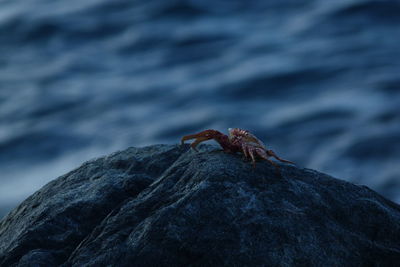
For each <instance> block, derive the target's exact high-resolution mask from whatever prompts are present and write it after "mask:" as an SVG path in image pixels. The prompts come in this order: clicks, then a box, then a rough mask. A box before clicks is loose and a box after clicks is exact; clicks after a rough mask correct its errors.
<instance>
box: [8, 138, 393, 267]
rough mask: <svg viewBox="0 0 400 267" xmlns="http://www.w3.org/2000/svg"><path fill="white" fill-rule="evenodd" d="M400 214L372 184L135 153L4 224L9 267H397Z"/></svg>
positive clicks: (173, 154)
mask: <svg viewBox="0 0 400 267" xmlns="http://www.w3.org/2000/svg"><path fill="white" fill-rule="evenodd" d="M399 263H400V207H399V205H397V204H395V203H393V202H391V201H389V200H387V199H385V198H383V197H381V196H380V195H378V194H377V193H375V192H373V191H372V190H370V189H368V188H367V187H365V186H358V185H354V184H351V183H348V182H344V181H341V180H337V179H335V178H332V177H330V176H328V175H325V174H322V173H319V172H317V171H314V170H309V169H301V168H298V167H296V166H292V165H284V166H282V168H281V175H280V176H279V175H277V173H276V171H275V169H274V168H273V167H272V166H271V165H269V164H268V163H266V162H259V163H258V164H257V166H256V168H255V169H253V168H252V166H251V164H250V163H249V162H244V161H243V160H242V159H241V156H240V155H231V154H225V153H223V152H222V151H218V150H217V149H216V148H214V147H212V146H203V147H202V150H201V152H200V153H195V152H193V151H190V150H189V149H188V146H186V145H185V146H183V147H179V146H167V145H157V146H150V147H144V148H129V149H127V150H125V151H122V152H118V153H114V154H112V155H110V156H107V157H104V158H99V159H96V160H93V161H90V162H87V163H85V164H83V165H82V166H81V167H80V168H78V169H76V170H74V171H72V172H70V173H68V174H66V175H64V176H62V177H60V178H58V179H56V180H54V181H52V182H50V183H49V184H47V185H46V186H44V187H43V188H42V189H41V190H39V191H38V192H36V193H35V194H33V195H32V196H31V197H29V198H28V199H26V200H25V201H24V202H23V203H21V204H20V205H19V207H17V208H16V209H15V210H14V211H12V212H11V213H10V214H9V215H8V216H7V217H5V218H4V219H3V220H2V221H1V222H0V265H1V266H16V265H18V266H54V265H64V266H81V265H84V266H222V265H225V266H371V265H376V266H391V265H393V266H395V265H396V264H399Z"/></svg>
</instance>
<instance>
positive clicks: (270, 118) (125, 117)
mask: <svg viewBox="0 0 400 267" xmlns="http://www.w3.org/2000/svg"><path fill="white" fill-rule="evenodd" d="M235 127H239V128H244V129H248V130H250V131H251V132H252V133H254V134H255V135H256V136H258V137H259V138H260V139H262V140H263V141H264V142H265V143H266V144H267V146H269V148H271V149H273V150H274V151H275V152H276V153H277V154H278V155H280V156H282V157H283V158H286V159H290V160H292V161H295V162H296V163H297V164H298V165H299V166H302V167H307V168H313V169H316V170H319V171H322V172H325V173H328V174H330V175H333V176H335V177H337V178H341V179H345V180H348V181H351V182H354V183H356V184H362V185H367V186H368V187H370V188H372V189H374V190H376V191H377V192H379V193H381V194H382V195H384V196H385V197H387V198H389V199H391V200H393V201H395V202H397V203H400V160H399V159H400V1H397V0H389V1H385V0H380V1H378V0H376V1H373V0H335V1H333V0H332V1H330V0H268V1H263V0H255V1H244V0H243V1H237V0H229V1H228V0H224V1H215V0H214V1H209V0H169V1H167V0H146V1H145V0H130V1H128V0H112V1H110V0H86V1H81V0H69V1H54V0H0V218H1V217H2V216H4V215H5V214H6V213H7V212H8V211H9V210H10V209H12V208H13V207H15V206H16V205H17V204H18V203H19V202H21V201H22V200H23V199H25V198H26V197H27V196H28V195H30V194H31V193H33V192H34V191H36V190H37V189H39V188H40V187H42V186H43V185H44V184H46V183H47V182H49V181H50V180H52V179H54V178H56V177H58V176H60V175H62V174H64V173H66V172H68V171H70V170H72V169H73V168H76V167H78V166H80V165H81V164H82V163H83V162H84V161H87V160H89V159H92V158H94V157H100V156H103V155H106V154H108V153H110V152H114V151H117V150H122V149H125V148H127V147H130V146H145V145H151V144H157V143H168V144H176V143H178V142H179V140H180V137H181V136H183V135H186V134H190V133H195V132H198V131H201V130H204V129H217V130H220V131H223V132H227V128H235Z"/></svg>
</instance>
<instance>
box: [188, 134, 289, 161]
mask: <svg viewBox="0 0 400 267" xmlns="http://www.w3.org/2000/svg"><path fill="white" fill-rule="evenodd" d="M228 131H229V136H227V135H225V134H223V133H221V132H219V131H217V130H205V131H202V132H199V133H196V134H190V135H185V136H184V137H182V139H181V144H182V145H183V144H184V142H185V141H186V140H190V139H196V140H195V141H194V142H193V143H192V144H191V147H192V148H193V149H194V150H195V151H197V152H198V150H197V149H196V146H197V145H198V144H200V143H201V142H204V141H207V140H210V139H214V140H215V141H217V142H218V143H219V144H220V146H221V147H222V149H223V150H224V152H226V153H232V154H234V153H237V152H241V153H243V154H244V158H245V159H249V158H250V159H251V161H252V163H253V167H254V168H255V166H256V157H260V158H262V159H265V160H266V161H268V162H269V163H270V164H272V165H273V166H275V167H276V168H277V169H278V168H279V166H278V165H277V164H276V163H275V162H274V161H272V160H270V159H269V158H270V157H273V158H275V159H277V160H279V161H281V162H285V163H291V164H295V163H294V162H291V161H289V160H286V159H282V158H280V157H278V156H277V155H276V154H275V152H274V151H272V150H268V149H267V148H266V146H265V145H264V143H263V142H262V141H261V140H260V139H258V138H257V137H256V136H255V135H253V134H252V133H250V132H249V131H247V130H243V129H239V128H229V129H228Z"/></svg>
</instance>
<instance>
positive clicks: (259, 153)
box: [257, 149, 279, 169]
mask: <svg viewBox="0 0 400 267" xmlns="http://www.w3.org/2000/svg"><path fill="white" fill-rule="evenodd" d="M257 154H258V155H259V156H260V157H261V158H263V159H265V160H266V161H268V162H269V163H270V164H271V165H273V166H275V168H277V169H279V165H278V164H276V163H275V162H273V161H272V160H270V159H269V158H268V155H267V153H265V151H264V150H263V149H257Z"/></svg>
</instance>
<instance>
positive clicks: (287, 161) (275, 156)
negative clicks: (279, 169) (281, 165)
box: [267, 150, 296, 164]
mask: <svg viewBox="0 0 400 267" xmlns="http://www.w3.org/2000/svg"><path fill="white" fill-rule="evenodd" d="M267 154H268V156H271V157H274V158H276V159H277V160H279V161H281V162H286V163H291V164H296V163H294V162H292V161H289V160H286V159H281V158H280V157H278V156H277V155H276V154H275V152H274V151H272V150H267Z"/></svg>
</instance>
